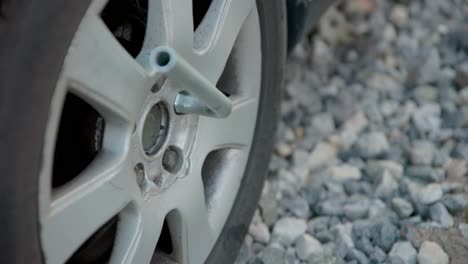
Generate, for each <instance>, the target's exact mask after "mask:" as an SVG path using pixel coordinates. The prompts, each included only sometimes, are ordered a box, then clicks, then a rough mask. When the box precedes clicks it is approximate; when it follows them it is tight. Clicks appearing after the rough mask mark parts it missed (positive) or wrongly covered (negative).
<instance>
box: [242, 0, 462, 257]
mask: <svg viewBox="0 0 468 264" xmlns="http://www.w3.org/2000/svg"><path fill="white" fill-rule="evenodd" d="M286 79H287V82H286V89H285V96H284V98H285V99H284V102H283V105H282V107H283V108H282V119H281V122H280V123H279V129H278V136H277V143H276V150H275V154H274V155H273V158H272V162H271V164H270V172H269V175H268V179H267V182H266V185H265V188H264V190H263V193H262V198H261V200H260V203H259V207H258V210H257V212H256V215H255V217H254V220H253V222H252V225H251V226H250V229H249V235H248V236H247V237H246V239H245V243H244V245H243V247H242V249H241V252H240V255H239V258H238V263H252V264H253V263H255V264H261V263H266V264H275V263H288V264H289V263H290V264H295V263H309V264H313V263H395V264H396V263H424V264H426V263H429V264H430V263H437V264H444V263H449V262H450V263H467V260H468V224H466V223H465V222H466V221H467V220H468V210H467V205H468V186H467V185H466V182H467V179H468V177H467V164H466V162H467V161H468V1H466V0H443V1H442V0H411V1H410V0H399V1H397V0H394V1H389V0H388V1H378V0H376V1H373V0H346V1H345V2H344V3H342V4H341V5H339V6H337V7H335V8H333V9H331V10H330V11H329V12H328V13H327V15H326V16H325V17H324V18H323V19H322V21H321V23H320V25H319V27H318V29H317V32H315V33H314V34H312V35H310V36H309V38H307V39H306V40H304V41H303V42H302V43H301V44H300V45H299V46H298V47H297V48H296V49H295V50H294V51H293V53H292V54H291V56H290V59H289V63H288V67H287V77H286Z"/></svg>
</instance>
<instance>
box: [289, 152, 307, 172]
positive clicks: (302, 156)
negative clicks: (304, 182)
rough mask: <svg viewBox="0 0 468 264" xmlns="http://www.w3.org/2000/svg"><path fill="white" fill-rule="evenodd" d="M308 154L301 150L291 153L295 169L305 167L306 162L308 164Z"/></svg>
mask: <svg viewBox="0 0 468 264" xmlns="http://www.w3.org/2000/svg"><path fill="white" fill-rule="evenodd" d="M308 158H309V154H308V153H307V152H306V151H305V150H302V149H297V150H296V151H294V153H293V165H294V166H295V167H302V168H304V167H307V165H308V164H307V162H308Z"/></svg>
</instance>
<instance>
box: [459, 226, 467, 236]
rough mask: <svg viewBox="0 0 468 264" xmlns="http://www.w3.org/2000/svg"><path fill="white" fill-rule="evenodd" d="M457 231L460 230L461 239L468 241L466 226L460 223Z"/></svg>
mask: <svg viewBox="0 0 468 264" xmlns="http://www.w3.org/2000/svg"><path fill="white" fill-rule="evenodd" d="M458 230H460V233H461V235H462V236H463V238H465V239H468V224H465V223H461V224H459V225H458Z"/></svg>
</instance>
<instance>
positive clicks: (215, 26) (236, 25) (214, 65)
mask: <svg viewBox="0 0 468 264" xmlns="http://www.w3.org/2000/svg"><path fill="white" fill-rule="evenodd" d="M254 6H255V1H254V0H213V3H212V5H211V7H210V9H209V10H208V13H207V15H206V17H205V19H204V21H203V22H202V23H201V24H200V26H199V28H198V29H197V32H196V33H195V40H194V41H195V42H194V46H195V49H196V50H198V51H200V52H201V53H202V54H203V55H202V57H203V58H201V61H202V63H203V64H204V65H206V66H205V67H202V68H204V69H206V72H203V74H204V76H205V77H206V78H208V79H209V80H210V81H212V82H213V83H216V82H217V80H218V79H219V77H220V76H221V73H222V72H223V69H224V66H225V65H226V62H227V60H228V58H229V54H230V53H231V50H232V48H233V46H234V43H235V41H236V39H237V36H238V35H239V32H240V31H241V29H242V26H243V25H244V22H245V21H246V20H247V18H248V16H249V14H250V13H251V11H252V10H253V9H254ZM213 21H215V22H213ZM208 65H209V67H208Z"/></svg>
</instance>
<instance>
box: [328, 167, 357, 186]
mask: <svg viewBox="0 0 468 264" xmlns="http://www.w3.org/2000/svg"><path fill="white" fill-rule="evenodd" d="M330 176H331V177H332V178H333V179H334V180H336V181H338V182H345V181H351V180H360V179H361V177H362V175H361V171H360V170H359V169H358V168H356V167H354V166H351V165H348V164H344V165H339V166H335V167H333V168H331V170H330Z"/></svg>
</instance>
